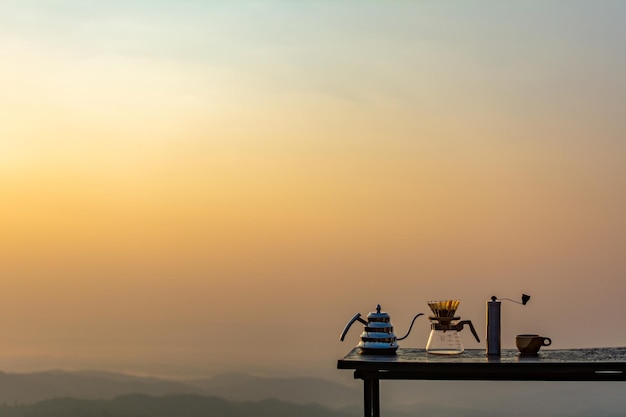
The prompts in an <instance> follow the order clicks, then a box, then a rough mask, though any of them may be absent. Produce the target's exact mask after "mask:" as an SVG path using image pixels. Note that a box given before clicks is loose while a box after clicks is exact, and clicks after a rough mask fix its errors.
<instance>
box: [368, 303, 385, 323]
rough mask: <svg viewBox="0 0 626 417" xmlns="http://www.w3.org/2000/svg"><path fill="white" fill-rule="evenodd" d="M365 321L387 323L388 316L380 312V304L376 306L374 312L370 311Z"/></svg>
mask: <svg viewBox="0 0 626 417" xmlns="http://www.w3.org/2000/svg"><path fill="white" fill-rule="evenodd" d="M367 321H389V314H387V313H386V312H384V311H380V304H378V305H377V306H376V311H370V312H369V313H368V314H367Z"/></svg>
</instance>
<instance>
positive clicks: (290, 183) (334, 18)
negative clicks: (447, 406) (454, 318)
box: [0, 0, 626, 376]
mask: <svg viewBox="0 0 626 417" xmlns="http://www.w3.org/2000/svg"><path fill="white" fill-rule="evenodd" d="M624 21H626V3H624V2H621V1H590V0H584V1H576V0H573V1H550V2H546V1H517V2H496V1H472V2H469V1H461V0H459V1H445V2H444V1H400V0H395V1H384V2H383V1H368V0H358V1H357V0H341V1H321V0H320V1H297V2H296V1H291V2H290V1H279V0H275V1H272V0H262V1H261V0H260V1H214V2H210V1H200V0H186V1H176V2H175V1H147V0H146V1H140V0H131V1H125V0H124V1H123V0H117V1H107V2H103V1H90V0H63V1H56V2H51V1H44V0H20V1H11V0H4V1H1V2H0V56H1V57H2V59H1V62H0V283H1V284H2V288H1V291H0V294H1V295H0V297H1V299H0V370H2V371H12V372H25V371H33V370H43V369H53V368H63V369H107V370H115V371H126V372H133V373H146V374H153V375H176V376H188V375H208V374H212V373H215V372H221V371H229V370H238V371H246V370H248V371H254V372H262V373H267V374H277V375H283V374H296V373H303V372H307V373H309V374H332V373H333V372H338V371H336V370H335V369H334V368H335V364H336V359H338V358H340V357H342V356H343V355H344V354H345V353H347V352H348V351H349V350H350V349H351V348H352V347H353V346H354V345H356V343H357V342H358V337H359V334H360V332H361V329H360V328H359V326H360V325H358V324H357V325H356V326H355V328H353V329H352V330H351V331H350V333H349V334H348V336H347V338H346V341H345V342H343V343H341V342H339V334H340V332H341V330H342V329H343V326H344V325H345V324H346V322H347V321H348V320H349V319H350V318H351V317H352V316H353V315H354V314H355V313H357V312H361V313H363V314H367V312H368V311H371V310H373V309H374V308H375V306H376V304H377V303H380V304H381V305H382V306H383V310H385V311H387V312H389V314H390V315H391V319H392V322H393V324H394V325H395V327H396V330H397V333H398V334H399V335H403V334H404V333H405V332H406V330H407V327H408V324H409V322H410V320H411V318H412V317H413V315H415V314H416V313H418V312H424V313H426V310H427V308H428V307H427V304H426V303H427V301H428V300H433V299H449V298H453V299H460V300H461V306H460V309H459V311H458V313H459V314H460V315H461V316H462V317H463V318H464V319H471V320H472V321H473V322H474V324H475V326H476V327H477V329H479V333H480V334H481V335H483V334H484V326H485V301H486V300H487V299H489V297H490V296H492V295H496V296H498V297H501V298H504V297H508V298H515V299H517V298H519V297H520V296H521V294H522V293H523V292H524V293H528V294H530V295H531V296H532V299H531V301H530V302H529V304H528V305H527V306H524V307H522V306H518V305H515V304H513V303H506V304H503V307H502V310H503V344H504V347H513V345H514V340H513V337H514V335H515V334H517V333H541V334H544V335H546V336H550V337H551V338H552V340H553V347H555V348H566V347H586V346H624V345H626V333H624V332H623V331H621V330H620V331H618V332H616V331H615V329H616V328H617V329H622V328H623V320H624V317H626V303H625V302H624V296H625V295H626V256H625V252H626V215H625V213H626V117H625V114H624V111H625V109H626V78H625V77H624V74H625V73H626V49H625V48H624V47H623V41H624V39H626V26H625V25H624V24H623V22H624ZM420 320H421V321H418V322H416V325H415V328H414V331H413V333H414V334H411V336H409V337H408V338H407V339H406V340H404V341H403V342H402V343H401V346H405V347H423V346H424V345H425V343H426V339H427V335H428V332H429V326H428V322H427V320H424V319H423V318H422V319H420ZM466 333H467V334H464V335H463V342H464V343H465V345H466V347H467V348H479V347H484V344H482V343H481V344H478V343H476V342H475V341H474V340H473V338H472V337H471V334H470V333H469V332H466Z"/></svg>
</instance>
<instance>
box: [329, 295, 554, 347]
mask: <svg viewBox="0 0 626 417" xmlns="http://www.w3.org/2000/svg"><path fill="white" fill-rule="evenodd" d="M529 299H530V296H529V295H526V294H523V295H522V301H521V302H519V301H515V300H511V299H508V298H503V299H501V300H507V301H512V302H514V303H517V304H522V305H526V303H527V302H528V300H529ZM459 304H460V301H459V300H443V301H430V302H428V306H429V307H430V310H431V312H432V314H433V315H432V316H429V317H428V319H429V320H430V335H429V337H428V342H427V343H426V352H428V353H431V354H436V355H458V354H461V353H463V352H464V350H465V349H464V347H463V344H462V343H461V338H460V337H459V333H460V332H461V330H463V329H464V328H465V326H468V327H469V329H470V331H471V332H472V334H473V335H474V338H475V339H476V341H477V342H479V343H480V338H479V337H478V334H477V333H476V329H475V328H474V325H473V324H472V322H471V320H461V318H460V317H458V316H456V311H457V309H458V307H459ZM423 315H424V314H423V313H419V314H417V315H416V316H415V317H413V320H412V321H411V325H410V326H409V330H408V331H407V333H406V335H404V336H402V337H396V335H395V334H394V333H393V326H392V324H391V319H390V317H389V314H387V313H386V312H384V311H381V307H380V304H379V305H378V306H376V311H372V312H370V313H369V314H368V315H367V320H364V319H363V318H361V313H357V314H355V315H354V317H352V319H351V320H350V321H349V322H348V324H346V326H345V327H344V329H343V332H342V333H341V338H340V339H341V340H342V341H343V340H344V338H345V336H346V334H347V333H348V330H350V327H351V326H352V325H353V324H354V323H355V322H356V321H358V322H360V323H362V324H363V325H365V328H364V330H363V333H361V338H360V341H359V344H358V345H357V348H358V349H359V352H360V353H361V354H366V355H368V354H369V355H393V354H395V353H396V351H397V349H398V347H399V345H398V341H399V340H403V339H405V338H406V337H407V336H408V335H409V334H410V333H411V329H412V328H413V324H414V323H415V320H416V319H417V318H418V317H420V316H423ZM520 336H534V337H535V339H534V340H533V341H532V343H531V342H528V343H527V345H528V346H532V349H530V350H534V349H535V347H536V350H534V352H532V351H530V350H528V351H527V352H525V351H524V350H522V347H521V346H522V343H523V342H518V340H517V338H516V344H517V346H518V349H519V350H520V352H521V353H522V354H524V353H529V354H536V351H537V350H539V347H540V346H548V345H549V343H551V341H550V339H549V338H543V337H541V336H538V335H520ZM518 337H519V336H518ZM520 340H521V339H520ZM500 344H501V343H500V300H498V298H497V297H495V296H494V297H491V301H488V302H487V354H488V355H500Z"/></svg>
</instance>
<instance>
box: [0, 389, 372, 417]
mask: <svg viewBox="0 0 626 417" xmlns="http://www.w3.org/2000/svg"><path fill="white" fill-rule="evenodd" d="M359 411H360V410H359ZM360 415H361V412H359V413H357V414H354V412H351V411H338V410H331V409H329V408H325V407H322V406H319V405H298V404H291V403H287V402H283V401H278V400H263V401H256V402H231V401H226V400H223V399H220V398H216V397H203V396H199V395H191V394H186V395H170V396H163V397H153V396H148V395H143V394H133V395H125V396H121V397H117V398H114V399H110V400H84V399H73V398H60V399H54V400H46V401H40V402H37V403H34V404H28V405H18V406H8V405H1V406H0V417H34V416H36V417H90V416H115V417H173V416H175V417H225V416H228V417H250V416H254V417H357V416H360Z"/></svg>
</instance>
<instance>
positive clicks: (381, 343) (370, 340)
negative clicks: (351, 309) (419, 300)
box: [340, 304, 424, 355]
mask: <svg viewBox="0 0 626 417" xmlns="http://www.w3.org/2000/svg"><path fill="white" fill-rule="evenodd" d="M423 315H424V314H423V313H419V314H418V315H416V316H415V317H413V321H411V326H409V331H408V332H407V333H406V335H404V336H403V337H396V335H395V334H394V333H393V326H392V325H391V320H390V318H389V314H387V313H386V312H384V311H380V304H378V305H377V306H376V311H371V312H370V313H369V314H368V315H367V321H365V320H363V319H362V318H361V313H356V314H355V315H354V317H352V319H351V320H350V321H349V322H348V324H346V327H344V329H343V331H342V332H341V338H340V339H341V341H343V339H344V338H345V337H346V334H347V333H348V330H350V326H352V324H354V322H355V321H359V322H361V323H363V324H364V325H365V329H364V330H363V333H361V340H360V342H359V344H358V345H357V348H359V351H360V353H362V354H370V355H372V354H373V355H393V354H395V353H396V350H398V340H403V339H405V338H406V337H407V336H408V335H409V333H411V329H412V328H413V323H415V319H417V318H418V317H419V316H423Z"/></svg>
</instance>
